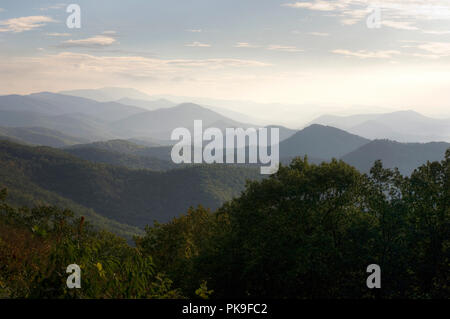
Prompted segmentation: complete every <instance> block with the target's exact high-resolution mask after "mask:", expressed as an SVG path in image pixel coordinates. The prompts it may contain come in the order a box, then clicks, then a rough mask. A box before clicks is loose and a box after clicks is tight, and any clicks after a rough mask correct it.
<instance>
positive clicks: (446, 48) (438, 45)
mask: <svg viewBox="0 0 450 319" xmlns="http://www.w3.org/2000/svg"><path fill="white" fill-rule="evenodd" d="M417 48H418V49H421V50H424V51H427V52H429V53H431V54H432V55H433V56H434V57H446V56H450V42H427V43H422V44H419V45H418V46H417Z"/></svg>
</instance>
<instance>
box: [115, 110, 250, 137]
mask: <svg viewBox="0 0 450 319" xmlns="http://www.w3.org/2000/svg"><path fill="white" fill-rule="evenodd" d="M194 120H202V121H203V128H207V127H218V128H220V129H224V128H225V127H243V128H245V127H248V126H249V125H248V124H244V123H239V122H236V121H233V120H231V119H228V118H226V117H224V116H222V115H220V114H218V113H217V112H214V111H211V110H209V109H207V108H204V107H202V106H200V105H197V104H193V103H183V104H180V105H177V106H175V107H171V108H165V109H158V110H155V111H148V112H143V113H140V114H136V115H132V116H130V117H128V118H125V119H122V120H119V121H117V122H115V123H113V127H114V129H115V131H117V132H121V134H123V135H129V136H130V137H135V136H151V137H153V138H157V139H163V140H169V139H170V135H171V133H172V131H173V130H174V129H175V128H179V127H185V128H187V129H189V130H191V132H192V129H193V125H194ZM192 133H193V132H192Z"/></svg>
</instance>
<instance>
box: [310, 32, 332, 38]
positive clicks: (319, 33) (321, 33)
mask: <svg viewBox="0 0 450 319" xmlns="http://www.w3.org/2000/svg"><path fill="white" fill-rule="evenodd" d="M308 34H309V35H314V36H317V37H328V36H329V35H330V34H329V33H326V32H308Z"/></svg>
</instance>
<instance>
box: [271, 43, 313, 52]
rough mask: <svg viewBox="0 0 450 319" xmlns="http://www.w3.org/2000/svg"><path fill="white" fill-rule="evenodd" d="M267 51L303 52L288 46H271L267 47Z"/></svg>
mask: <svg viewBox="0 0 450 319" xmlns="http://www.w3.org/2000/svg"><path fill="white" fill-rule="evenodd" d="M267 50H272V51H283V52H303V51H304V50H302V49H299V48H297V47H294V46H288V45H278V44H271V45H269V46H268V47H267Z"/></svg>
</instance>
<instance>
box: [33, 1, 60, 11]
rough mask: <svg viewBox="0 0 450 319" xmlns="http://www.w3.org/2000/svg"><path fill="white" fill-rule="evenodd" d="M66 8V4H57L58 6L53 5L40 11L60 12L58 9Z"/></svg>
mask: <svg viewBox="0 0 450 319" xmlns="http://www.w3.org/2000/svg"><path fill="white" fill-rule="evenodd" d="M65 6H66V4H65V3H57V4H53V5H51V6H48V7H42V8H39V10H41V11H48V10H58V9H62V8H64V7H65Z"/></svg>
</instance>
